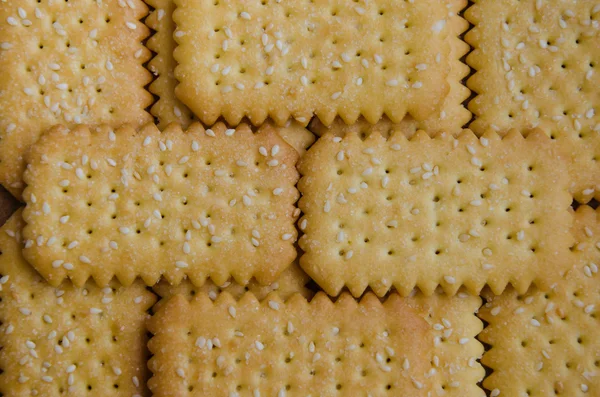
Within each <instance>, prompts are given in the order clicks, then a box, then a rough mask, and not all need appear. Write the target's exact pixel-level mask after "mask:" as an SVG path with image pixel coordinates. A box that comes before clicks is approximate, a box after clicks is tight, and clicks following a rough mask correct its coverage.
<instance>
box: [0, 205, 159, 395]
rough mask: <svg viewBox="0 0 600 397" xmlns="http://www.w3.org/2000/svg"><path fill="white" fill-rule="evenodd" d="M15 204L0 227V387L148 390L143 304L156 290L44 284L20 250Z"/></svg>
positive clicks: (50, 391) (58, 391) (26, 391)
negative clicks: (10, 215) (11, 214)
mask: <svg viewBox="0 0 600 397" xmlns="http://www.w3.org/2000/svg"><path fill="white" fill-rule="evenodd" d="M22 227H23V221H22V219H21V210H19V211H17V212H16V213H15V214H14V215H13V216H12V218H11V219H10V220H9V221H8V222H7V223H6V224H5V225H4V226H3V227H2V228H0V251H1V253H2V254H1V255H0V287H1V288H0V393H1V394H3V395H4V396H7V397H8V396H36V395H37V396H64V395H77V396H82V395H98V396H142V395H147V394H148V390H147V388H146V380H147V372H148V371H147V368H146V360H147V359H148V352H147V349H146V342H147V336H146V327H145V323H146V320H147V318H148V317H149V315H148V314H147V312H146V311H147V310H148V309H149V308H150V307H151V306H152V304H153V303H154V302H155V300H156V298H155V296H154V294H152V293H151V292H149V291H147V290H146V288H145V286H144V285H143V283H141V282H140V281H137V282H135V283H133V284H132V285H131V286H129V287H127V288H126V287H123V286H121V285H119V284H118V283H116V282H112V283H110V284H109V286H107V287H106V288H99V287H98V286H96V285H95V284H94V283H93V282H89V283H86V284H85V285H84V286H83V287H81V288H77V287H74V286H73V285H72V284H71V283H70V282H68V281H65V282H64V283H63V284H61V285H60V286H59V287H51V286H50V285H48V284H47V283H46V282H45V281H44V280H43V279H42V278H41V277H40V276H39V275H38V274H37V273H36V272H35V270H34V269H33V268H31V267H30V266H29V264H28V263H27V262H26V261H25V259H24V258H23V257H22V255H21V245H22V243H23V241H22V239H21V229H22Z"/></svg>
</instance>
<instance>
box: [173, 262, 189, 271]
mask: <svg viewBox="0 0 600 397" xmlns="http://www.w3.org/2000/svg"><path fill="white" fill-rule="evenodd" d="M175 266H176V267H178V268H179V269H185V268H187V267H188V264H187V262H184V261H176V262H175Z"/></svg>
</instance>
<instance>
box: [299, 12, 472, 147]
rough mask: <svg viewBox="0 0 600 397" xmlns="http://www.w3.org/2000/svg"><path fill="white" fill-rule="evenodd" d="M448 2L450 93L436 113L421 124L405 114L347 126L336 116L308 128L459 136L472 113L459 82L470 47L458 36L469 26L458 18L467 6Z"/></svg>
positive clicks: (319, 131)
mask: <svg viewBox="0 0 600 397" xmlns="http://www.w3.org/2000/svg"><path fill="white" fill-rule="evenodd" d="M447 3H448V4H446V7H447V8H448V10H449V17H448V27H449V29H450V31H451V32H452V37H451V38H450V71H449V73H448V83H449V85H450V91H449V92H448V96H447V97H446V99H445V100H444V101H443V103H442V106H441V109H440V111H439V112H436V113H434V114H432V115H431V116H430V117H427V118H426V119H424V120H422V121H418V120H415V119H414V118H413V117H412V116H410V115H406V116H405V117H404V118H403V119H402V120H401V121H400V122H399V123H393V122H392V121H390V119H389V118H388V117H386V116H383V117H382V118H381V120H379V121H378V122H377V123H375V124H371V123H369V122H368V121H367V120H366V119H365V118H364V117H360V118H359V119H358V120H356V122H354V123H352V124H349V125H348V124H346V123H344V121H343V120H341V119H340V118H339V117H336V118H335V120H334V121H333V123H332V124H330V125H325V124H323V123H322V122H321V121H320V120H319V119H318V118H313V119H312V120H311V122H310V125H309V127H308V128H309V129H310V130H311V131H312V132H314V133H315V134H317V135H319V136H321V135H323V134H325V133H326V132H327V131H329V130H332V131H336V133H337V134H338V135H340V136H341V135H343V134H346V133H348V132H352V133H357V132H358V133H364V134H366V135H369V134H371V133H372V132H377V131H379V132H381V133H382V134H384V136H389V135H390V133H391V132H392V131H394V130H397V131H401V132H403V133H404V134H406V136H407V137H411V136H412V135H414V134H415V132H417V131H418V130H424V131H426V132H427V133H428V134H430V135H435V134H437V133H439V132H448V133H451V134H453V135H458V134H459V133H460V132H461V131H462V129H463V127H464V126H465V125H466V124H467V123H468V122H469V121H470V120H471V112H470V111H469V110H467V109H466V108H465V107H464V106H463V102H464V101H465V100H466V99H467V98H469V96H470V95H471V90H469V89H468V88H467V87H466V86H464V85H463V84H462V83H461V81H462V79H464V78H465V77H466V76H467V75H468V74H469V71H470V69H469V67H468V66H467V65H465V64H464V63H462V62H461V61H460V59H461V58H462V57H463V56H464V55H466V54H467V52H468V51H469V45H468V44H467V43H465V42H464V41H462V40H461V39H460V38H459V37H458V36H459V35H460V34H462V33H463V32H464V31H465V30H467V28H468V26H469V24H468V22H467V21H466V20H464V19H463V18H462V17H461V16H459V15H458V13H459V12H461V11H462V10H463V9H464V8H465V6H466V5H467V1H466V0H465V1H463V0H448V1H447Z"/></svg>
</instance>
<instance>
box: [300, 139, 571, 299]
mask: <svg viewBox="0 0 600 397" xmlns="http://www.w3.org/2000/svg"><path fill="white" fill-rule="evenodd" d="M562 157H563V154H562V151H561V147H560V144H559V143H558V142H555V141H552V140H551V139H550V138H548V137H547V136H546V135H544V134H543V133H542V132H535V133H532V134H530V135H529V136H528V137H527V138H523V136H522V135H521V134H520V133H518V132H516V131H512V132H511V133H509V134H508V135H506V136H505V137H504V138H503V139H502V138H500V136H498V135H497V134H496V133H494V132H492V131H490V132H487V133H486V134H484V135H483V136H482V137H481V138H477V137H476V136H475V135H474V134H473V133H472V132H471V131H468V130H465V131H464V132H463V133H461V134H460V135H459V136H458V137H457V138H454V137H452V136H450V134H441V135H438V136H436V137H435V138H430V137H429V136H428V135H427V134H426V133H424V132H418V133H417V134H415V135H414V136H413V137H412V138H411V139H410V140H409V139H407V138H406V137H405V135H404V134H402V133H395V134H393V135H391V136H390V137H389V138H388V139H385V138H384V137H383V136H382V135H380V134H375V133H373V134H371V135H368V136H367V137H366V138H365V139H364V141H363V140H362V139H361V136H360V135H358V134H346V135H345V136H344V137H343V138H342V137H337V136H335V134H334V133H333V132H329V133H327V134H326V135H324V136H322V137H321V138H320V139H319V140H317V142H316V143H315V144H314V145H313V146H312V147H311V148H310V150H309V151H308V152H307V154H306V155H304V157H302V159H301V160H300V162H299V164H298V169H299V171H300V173H301V174H302V178H301V179H300V181H299V183H298V189H299V190H300V192H301V193H302V198H301V199H300V201H299V204H298V205H299V208H300V209H301V210H302V212H303V214H304V215H303V216H302V218H301V219H300V221H299V223H298V225H299V227H300V229H301V230H302V231H303V232H304V235H303V236H302V237H301V238H300V240H299V245H300V248H301V249H302V250H303V251H304V254H303V256H302V257H301V258H300V265H301V267H302V268H303V269H304V270H305V271H306V272H307V273H308V274H309V275H310V276H311V277H312V278H313V279H314V280H315V281H316V282H317V283H318V284H319V285H320V286H321V287H322V288H323V289H324V290H325V291H326V292H327V293H329V294H330V295H337V294H339V292H340V291H341V289H342V288H343V287H344V286H346V287H348V289H349V290H350V292H351V293H352V294H353V295H354V296H360V295H361V294H362V293H363V291H364V290H365V289H366V288H367V287H371V289H372V290H373V291H374V292H375V293H376V294H378V295H380V296H382V295H384V294H385V293H386V292H387V291H388V290H389V289H390V288H392V287H395V288H396V289H398V291H399V292H400V293H401V294H402V295H406V294H408V293H410V291H411V290H412V289H413V288H414V287H415V286H417V287H419V288H420V289H421V290H422V291H423V292H425V293H426V294H427V295H429V294H431V293H432V292H433V291H434V290H435V289H436V287H437V286H438V285H441V286H442V287H443V289H444V291H445V292H446V293H449V294H454V293H455V292H456V291H457V290H458V289H459V287H460V286H461V285H465V286H466V287H467V289H468V290H469V291H470V292H472V293H475V294H478V293H479V291H480V290H481V289H482V288H483V286H484V285H485V284H486V283H487V284H488V285H490V286H491V288H492V290H493V291H494V292H495V293H501V292H502V290H503V289H504V288H505V287H506V285H507V284H508V283H511V284H513V285H514V286H515V287H516V288H517V290H519V291H522V292H524V291H525V290H527V288H528V287H529V285H530V284H531V283H532V282H535V283H538V284H539V285H541V286H542V287H544V286H546V287H547V286H548V280H550V279H551V277H552V275H555V274H557V273H560V272H561V271H564V270H566V269H565V260H564V258H565V256H566V255H567V254H568V253H569V247H570V243H571V240H572V237H571V235H570V232H569V230H570V227H571V223H572V216H571V214H570V212H569V210H568V209H569V206H570V204H571V200H572V199H571V195H570V194H569V192H568V176H567V175H566V172H565V165H564V162H563V160H562Z"/></svg>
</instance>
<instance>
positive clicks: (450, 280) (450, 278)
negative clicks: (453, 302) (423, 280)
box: [444, 276, 456, 284]
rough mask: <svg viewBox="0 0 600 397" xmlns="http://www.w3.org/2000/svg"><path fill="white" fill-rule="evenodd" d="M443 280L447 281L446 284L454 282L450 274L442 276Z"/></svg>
mask: <svg viewBox="0 0 600 397" xmlns="http://www.w3.org/2000/svg"><path fill="white" fill-rule="evenodd" d="M444 280H445V281H446V282H447V283H448V284H454V283H456V279H455V278H454V277H452V276H444Z"/></svg>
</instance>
